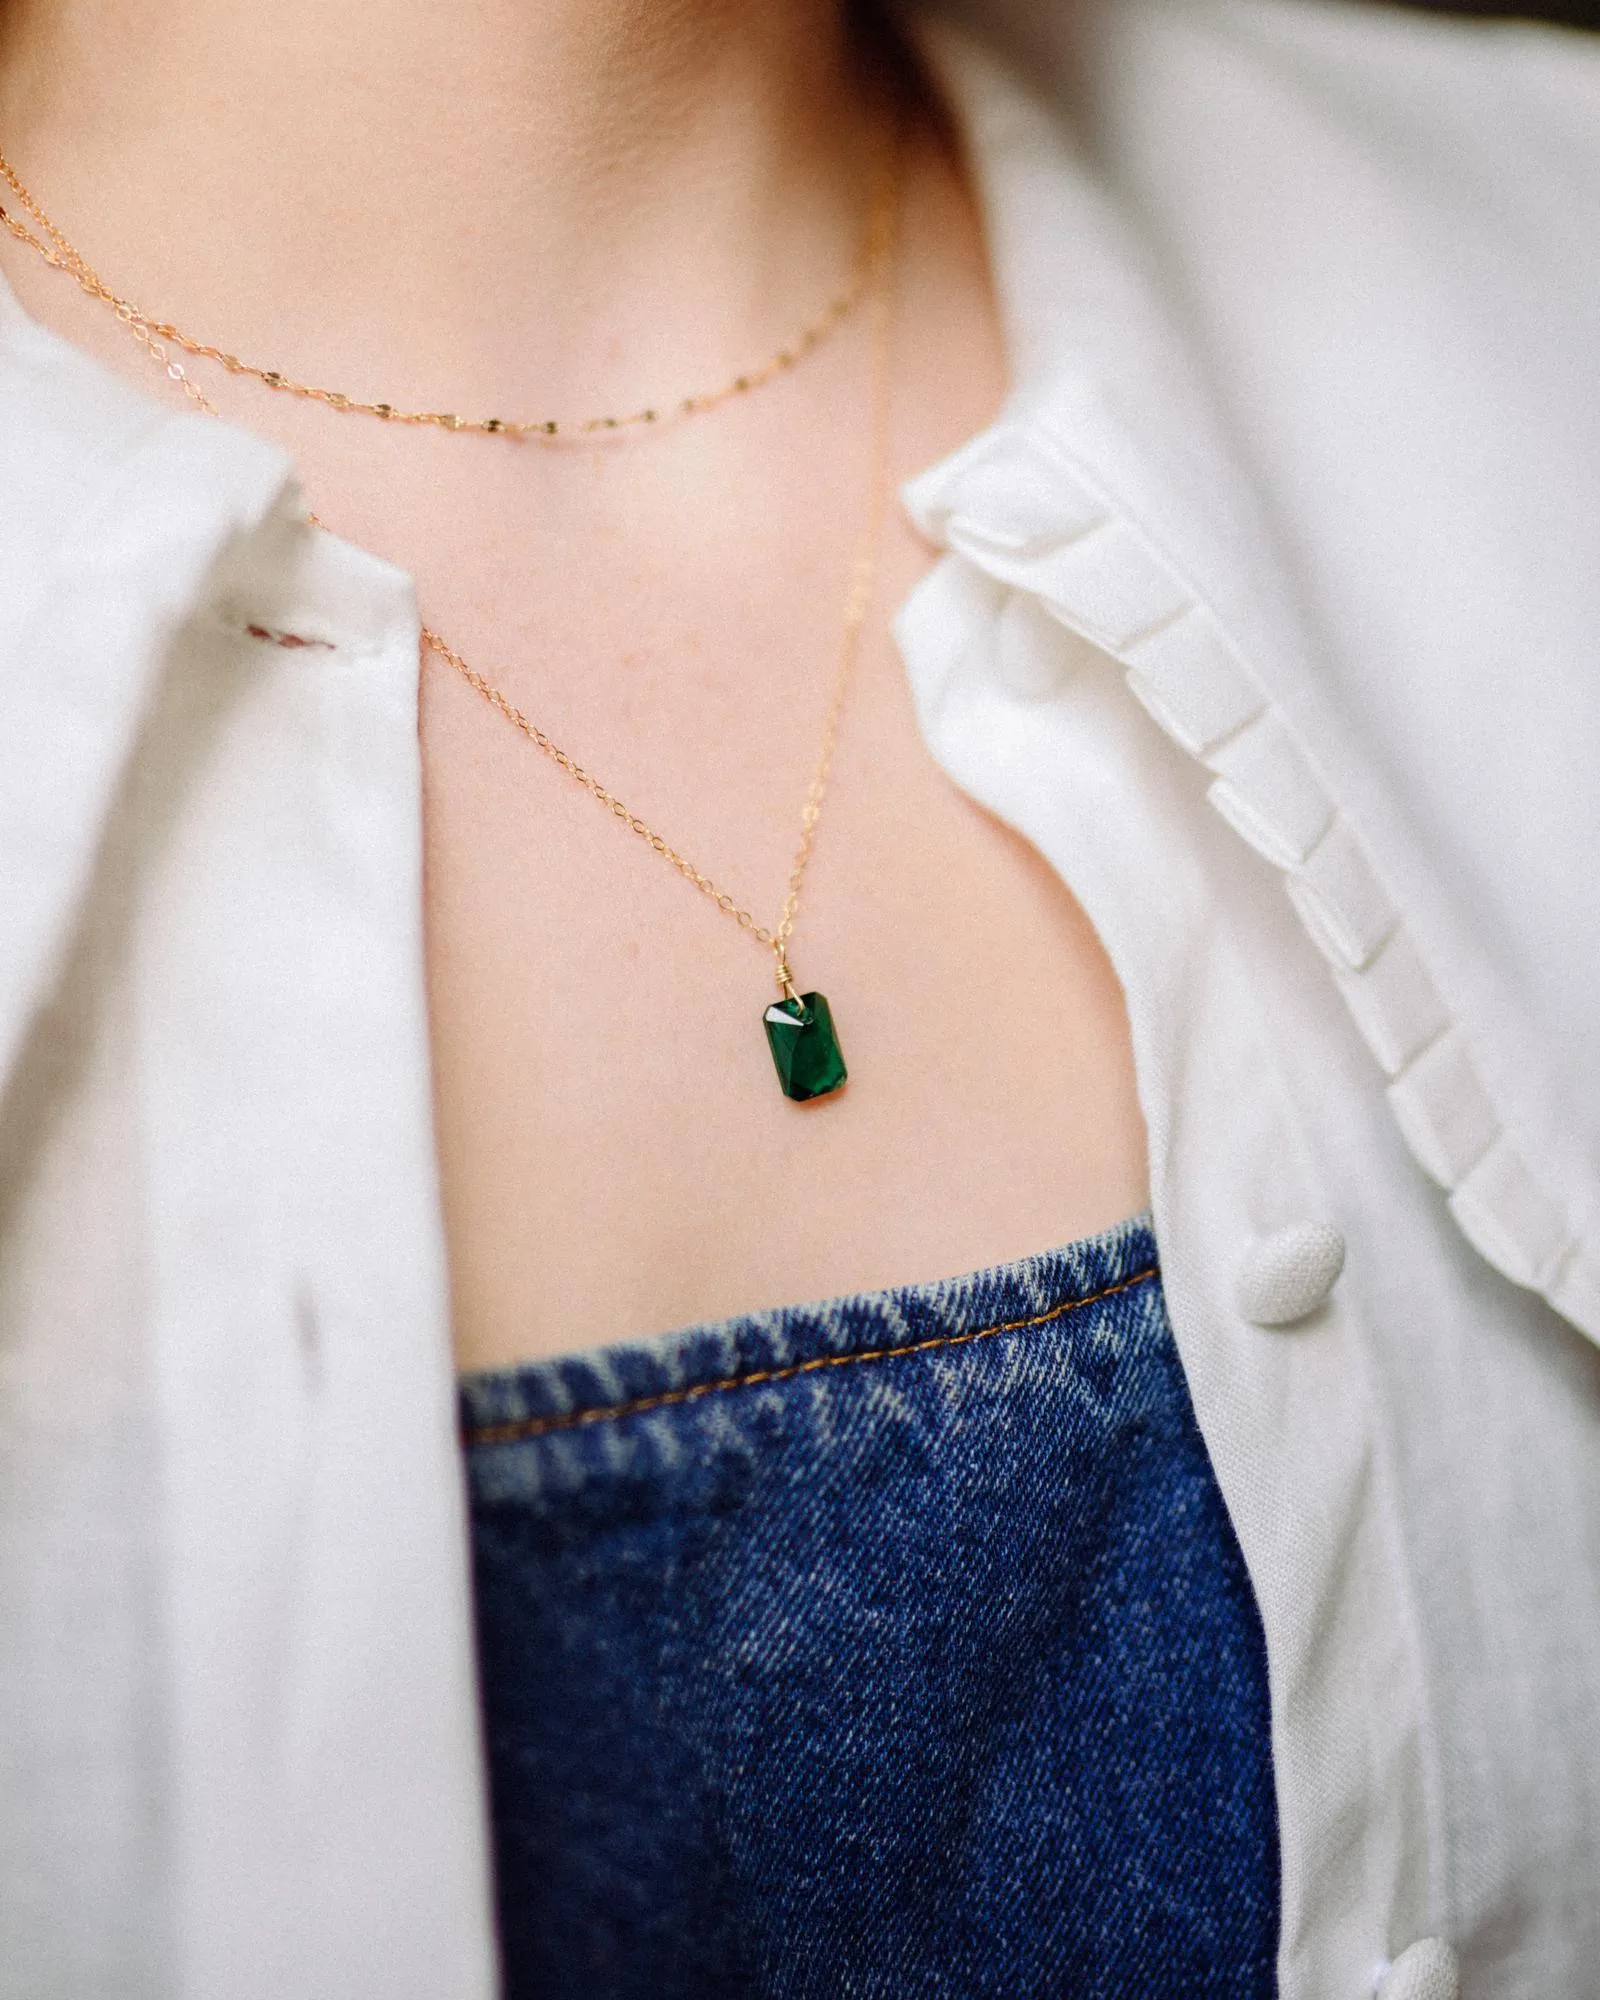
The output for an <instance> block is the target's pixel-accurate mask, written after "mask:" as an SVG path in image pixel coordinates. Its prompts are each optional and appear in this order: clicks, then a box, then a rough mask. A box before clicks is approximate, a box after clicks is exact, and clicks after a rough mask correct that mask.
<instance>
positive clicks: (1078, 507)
mask: <svg viewBox="0 0 1600 2000" xmlns="http://www.w3.org/2000/svg"><path fill="white" fill-rule="evenodd" d="M905 498H906V502H907V505H908V507H909V509H910V512H911V515H912V518H913V519H914V520H915V521H916V522H917V524H918V526H919V527H920V528H921V529H922V530H923V532H924V533H926V534H927V535H928V536H929V537H930V538H931V539H932V540H934V541H935V542H937V543H939V544H941V545H942V546H945V547H947V548H949V549H952V550H954V551H955V552H956V553H957V554H959V555H961V556H963V557H965V558H966V559H967V560H968V561H969V562H971V563H973V564H974V565H976V566H977V568H978V569H980V570H981V571H982V572H984V573H985V574H986V575H988V576H989V577H991V578H993V579H994V580H995V581H996V582H998V583H1000V584H1004V585H1007V586H1009V587H1010V588H1011V589H1012V590H1014V591H1018V592H1023V593H1026V594H1027V596H1028V597H1029V598H1031V599H1033V600H1035V601H1037V602H1038V603H1040V604H1042V605H1043V606H1044V607H1046V609H1047V610H1048V612H1049V613H1050V614H1051V615H1052V616H1053V617H1054V618H1055V619H1057V620H1058V621H1059V622H1060V623H1061V624H1063V625H1065V626H1067V627H1068V628H1069V629H1070V630H1072V631H1074V632H1076V633H1077V634H1079V635H1080V636H1081V637H1082V638H1084V639H1086V640H1088V641H1090V642H1091V643H1092V644H1094V645H1095V646H1097V647H1099V648H1100V650H1101V651H1102V652H1105V653H1108V654H1109V655H1110V656H1111V657H1112V658H1113V659H1115V660H1117V661H1118V662H1119V664H1120V665H1121V666H1122V668H1123V669H1124V672H1125V674H1126V677H1127V684H1128V687H1129V689H1130V690H1131V692H1132V693H1133V694H1134V696H1135V697H1136V698H1137V699H1138V701H1139V702H1140V703H1141V704H1142V706H1143V707H1144V708H1145V709H1146V710H1147V711H1148V713H1149V714H1150V715H1151V717H1152V718H1153V719H1154V720H1155V721H1156V722H1157V723H1158V724H1159V725H1160V727H1161V728H1162V729H1163V730H1164V731H1165V733H1166V734H1167V735H1168V736H1169V737H1170V738H1171V739H1172V741H1173V742H1174V743H1176V744H1177V745H1178V746H1179V747H1180V748H1181V749H1182V750H1184V751H1185V752H1187V753H1188V755H1189V756H1191V757H1193V758H1194V759H1196V760H1197V761H1198V762H1199V763H1200V764H1202V765H1203V766H1204V767H1205V768H1206V769H1207V770H1208V771H1210V772H1211V774H1212V782H1211V785H1210V788H1209V791H1208V794H1207V795H1208V797H1209V799H1210V802H1211V804H1212V806H1213V807H1215V809H1216V810H1217V812H1219V813H1220V814H1221V815H1222V817H1223V818H1224V819H1225V820H1226V821H1227V823H1228V824H1229V825H1230V826H1231V827H1232V828H1233V830H1234V831H1235V832H1236V833H1237V834H1238V835H1239V837H1240V838H1241V839H1242V840H1243V841H1245V842H1246V843H1247V844H1248V845H1249V846H1250V847H1252V848H1253V849H1254V850H1255V851H1256V853H1258V854H1259V855H1261V856H1262V857H1263V859H1264V860H1266V861H1268V862H1270V863H1271V865H1272V866H1273V867H1274V868H1276V869H1277V870H1278V871H1279V872H1280V874H1281V875H1282V876H1283V879H1284V886H1285V888H1286V889H1287V891H1288V895H1289V899H1290V901H1291V902H1292V903H1293V905H1294V908H1295V910H1296V912H1297V913H1298V915H1299V918H1300V921H1301V923H1302V924H1303V926H1304V928H1305V931H1306V934H1307V936H1308V937H1309V938H1310V939H1311V941H1312V943H1313V944H1314V945H1315V946H1316V948H1317V950H1318V952H1319V953H1320V954H1321V955H1322V957H1323V958H1324V959H1325V960H1326V961H1327V964H1328V966H1329V968H1330V971H1331V973H1332V976H1333V979H1334V981H1335V983H1336V985H1337V986H1338V988H1339V991H1340V992H1341V993H1342V995H1343V996H1344V1000H1345V1004H1346V1006H1347V1007H1348V1009H1349V1011H1350V1015H1351V1018H1352V1019H1353V1020H1354V1022H1355V1024H1356V1026H1357V1028H1358V1029H1359V1031H1360V1033H1361V1035H1362V1037H1363V1039H1364V1040H1365V1042H1366V1044H1367V1046H1368V1048H1369V1049H1370V1050H1371V1051H1372V1054H1373V1056H1374V1057H1375V1059H1376V1060H1377V1063H1378V1065H1379V1067H1380V1069H1381V1070H1382V1072H1383V1074H1384V1077H1385V1079H1386V1091H1387V1096H1388V1101H1389V1105H1390V1108H1391V1110H1392V1111H1393V1113H1394V1117H1395V1122H1396V1123H1397V1124H1398V1126H1399V1128H1400V1131H1401V1133H1402V1134H1403V1136H1404V1138H1405V1141H1406V1144H1407V1146H1408V1147H1409V1148H1410V1150H1411V1153H1412V1155H1413V1156H1414V1158H1415V1159H1416V1161H1417V1163H1418V1164H1419V1165H1420V1166H1421V1167H1422V1169H1423V1171H1424V1172H1425V1173H1427V1174H1428V1175H1429V1177H1430V1178H1431V1179H1433V1180H1434V1181H1435V1182H1437V1183H1438V1185H1439V1186H1440V1187H1442V1188H1443V1189H1444V1190H1445V1191H1446V1193H1447V1194H1448V1197H1449V1207H1450V1211H1451V1213H1452V1215H1453V1216H1454V1217H1455V1220H1456V1222H1457V1224H1458V1226H1459V1227H1460V1229H1461V1231H1462V1233H1463V1234H1464V1235H1465V1236H1466V1237H1467V1239H1468V1241H1469V1242H1470V1243H1471V1244H1472V1245H1473V1246H1474V1248H1475V1249H1476V1250H1477V1251H1478V1252H1479V1253H1480V1254H1481V1255H1482V1256H1483V1257H1485V1258H1486V1259H1487V1260H1488V1262H1489V1263H1491V1264H1492V1265H1493V1266H1494V1267H1495V1269H1496V1270H1498V1271H1500V1272H1501V1273H1503V1274H1504V1276H1506V1277H1507V1278H1509V1279H1511V1280H1512V1282H1513V1283H1515V1284H1518V1285H1522V1286H1525V1287H1527V1288H1529V1289H1531V1290H1533V1291H1536V1292H1539V1293H1541V1294H1542V1295H1543V1297H1544V1298H1545V1299H1547V1300H1548V1301H1549V1303H1550V1304H1551V1305H1552V1306H1554V1307H1555V1309H1556V1311H1557V1312H1559V1313H1561V1314H1562V1315H1563V1317H1565V1318H1566V1319H1568V1320H1570V1321H1571V1322H1572V1323H1573V1324H1574V1325H1575V1326H1577V1327H1579V1328H1580V1329H1581V1330H1582V1331H1583V1332H1584V1333H1586V1334H1587V1335H1588V1336H1589V1337H1590V1339H1592V1340H1595V1341H1597V1342H1600V1256H1597V1253H1596V1249H1595V1247H1594V1246H1593V1245H1591V1244H1589V1243H1588V1242H1587V1241H1586V1240H1585V1239H1584V1236H1583V1233H1582V1231H1581V1229H1580V1228H1579V1226H1578V1225H1577V1223H1576V1222H1575V1221H1574V1220H1573V1218H1572V1217H1571V1215H1570V1214H1569V1212H1568V1208H1567V1204H1566V1203H1565V1202H1564V1201H1563V1200H1562V1198H1561V1197H1560V1195H1559V1194H1558V1193H1557V1192H1556V1191H1555V1190H1553V1189H1552V1188H1551V1187H1550V1186H1549V1185H1548V1184H1547V1183H1546V1181H1545V1180H1544V1179H1543V1178H1542V1177H1541V1176H1540V1175H1539V1173H1538V1172H1537V1171H1536V1170H1535V1168H1534V1167H1533V1165H1532V1164H1531V1161H1530V1149H1529V1148H1528V1147H1527V1146H1526V1144H1525V1143H1523V1142H1521V1141H1519V1138H1518V1136H1517V1134H1516V1132H1515V1130H1514V1128H1513V1126H1512V1124H1511V1121H1510V1120H1509V1119H1507V1118H1506V1117H1505V1116H1504V1115H1503V1114H1502V1112H1501V1111H1500V1109H1499V1108H1498V1106H1497V1105H1496V1103H1495V1101H1494V1099H1493V1097H1492V1095H1491V1093H1490V1091H1489V1088H1488V1086H1487V1085H1486V1084H1485V1082H1484V1080H1483V1077H1482V1075H1481V1074H1480V1072H1479V1069H1478V1067H1477V1065H1476V1064H1475V1062H1474V1061H1473V1058H1472V1054H1471V1050H1470V1047H1469V1042H1468V1037H1467V1034H1466V1032H1465V1030H1464V1028H1463V1026H1462V1024H1461V1023H1460V1022H1459V1021H1458V1020H1457V1019H1455V1018H1454V1016H1453V1015H1452V1013H1451V1010H1450V1007H1449V1005H1448V1004H1447V1002H1446V1000H1445V998H1444V996H1443V994H1442V993H1441V991H1440V989H1439V985H1438V982H1437V981H1436V979H1435V978H1434V976H1433V973H1432V971H1431V970H1430V968H1429V966H1428V964H1427V962H1426V959H1425V958H1424V955H1423V953H1422V951H1421V950H1420V948H1419V947H1418V945H1417V942H1416V940H1415V938H1414V937H1413V936H1412V934H1411V932H1410V931H1409V930H1408V929H1407V926H1406V922H1405V916H1404V913H1403V911H1401V910H1400V909H1399V908H1398V907H1397V905H1396V903H1395V900H1394V898H1393V897H1392V896H1391V894H1390V892H1389V890H1388V888H1387V886H1386V885H1385V883H1384V881H1383V878H1382V876H1381V874H1380V872H1379V870H1378V868H1377V867H1376V865H1375V864H1374V862H1373V860H1372V857H1371V855H1370V854H1369V853H1368V851H1367V849H1366V847H1365V845H1364V844H1363V842H1362V840H1361V837H1360V836H1359V834H1358V833H1357V832H1356V830H1355V828H1354V827H1353V826H1352V825H1351V823H1350V821H1349V820H1348V819H1347V818H1346V817H1345V816H1344V814H1343V813H1342V812H1341V810H1340V807H1339V803H1338V801H1337V799H1336V798H1335V797H1334V796H1333V794H1332V792H1331V790H1330V789H1329V787H1328V785H1327V783H1326V782H1325V781H1324V779H1323V778H1322V776H1321V774H1320V773H1319V772H1318V770H1317V767H1316V765H1315V763H1314V761H1313V759H1312V758H1311V756H1310V755H1309V753H1308V751H1307V749H1306V746H1305V745H1304V744H1303V743H1302V742H1301V740H1300V738H1299V736H1298V735H1297V733H1296V731H1295V729H1294V726H1293V725H1292V724H1291V722H1290V721H1289V719H1288V718H1287V717H1286V716H1285V715H1284V713H1283V712H1282V710H1281V709H1280V708H1278V707H1277V705H1276V704H1275V703H1274V702H1273V701H1272V699H1271V698H1270V696H1269V695H1268V694H1267V692H1266V688H1265V686H1264V684H1263V682H1262V680H1261V678H1260V676H1259V675H1258V674H1257V673H1256V672H1255V671H1254V669H1253V668H1252V667H1251V666H1250V664H1249V663H1248V662H1247V661H1246V660H1245V659H1243V658H1242V657H1241V656H1240V654H1239V653H1238V651H1237V650H1236V649H1235V647H1234V646H1233V645H1232V644H1231V643H1230V641H1229V639H1228V637H1227V635H1226V634H1225V632H1224V631H1223V629H1222V626H1221V624H1220V622H1219V620H1218V619H1217V617H1216V615H1215V614H1214V613H1213V611H1212V610H1211V609H1210V607H1209V606H1208V605H1207V604H1206V603H1205V602H1204V601H1203V600H1202V599H1201V598H1199V597H1198V596H1197V595H1196V594H1195V592H1194V591H1193V589H1192V588H1191V587H1190V586H1189V585H1188V584H1187V582H1186V581H1185V579H1184V578H1183V577H1182V576H1181V575H1179V574H1178V572H1177V570H1176V568H1175V566H1174V565H1173V564H1172V563H1171V562H1170V561H1169V560H1168V559H1167V558H1166V557H1165V556H1164V555H1163V554H1162V553H1161V552H1160V551H1159V550H1158V549H1156V548H1155V547H1154V546H1153V545H1152V543H1151V541H1150V540H1149V538H1148V536H1147V535H1146V534H1145V533H1144V532H1143V530H1142V529H1140V528H1139V527H1138V526H1137V525H1136V524H1135V523H1134V522H1132V521H1130V520H1129V519H1128V518H1127V516H1126V515H1125V514H1124V513H1123V512H1122V511H1121V510H1120V509H1119V508H1118V507H1117V506H1116V505H1115V503H1114V502H1112V501H1111V500H1109V499H1108V498H1107V497H1105V496H1104V495H1102V494H1101V493H1099V492H1097V491H1096V490H1095V489H1094V488H1093V486H1092V485H1091V484H1090V483H1089V482H1088V481H1087V480H1086V479H1085V477H1084V474H1083V473H1082V471H1081V470H1080V468H1079V467H1078V466H1076V465H1075V464H1074V463H1073V462H1072V461H1071V460H1070V459H1069V458H1067V457H1066V456H1065V455H1064V454H1062V453H1060V452H1059V451H1057V450H1056V449H1054V448H1053V446H1052V443H1051V441H1050V440H1049V438H1048V437H1046V436H1044V435H1042V434H1041V433H1040V432H1039V431H1038V430H1037V429H1036V428H1034V427H1032V426H1027V427H1025V426H1024V425H1023V424H1022V423H1020V422H1010V423H1004V422H1003V423H1002V424H1001V425H999V426H997V427H996V428H995V429H993V430H991V431H988V432H986V433H985V434H984V435H983V436H981V437H979V438H976V439H974V440H973V441H972V443H971V444H969V445H967V446H965V447H964V448H963V449H962V450H961V451H959V452H957V453H956V454H954V456H952V457H951V458H949V459H946V460H945V461H944V462H943V463H941V464H940V465H938V466H936V467H934V468H933V469H932V471H930V472H928V473H925V474H923V475H922V477H920V478H919V479H917V480H915V481H913V482H912V484H911V485H910V486H909V487H908V488H907V489H906V494H905ZM1007 615H1008V614H1007V611H1006V610H1005V609H1004V608H1002V612H1001V617H1002V620H1004V619H1005V617H1006V616H1007ZM1040 692H1043V691H1042V690H1040Z"/></svg>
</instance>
